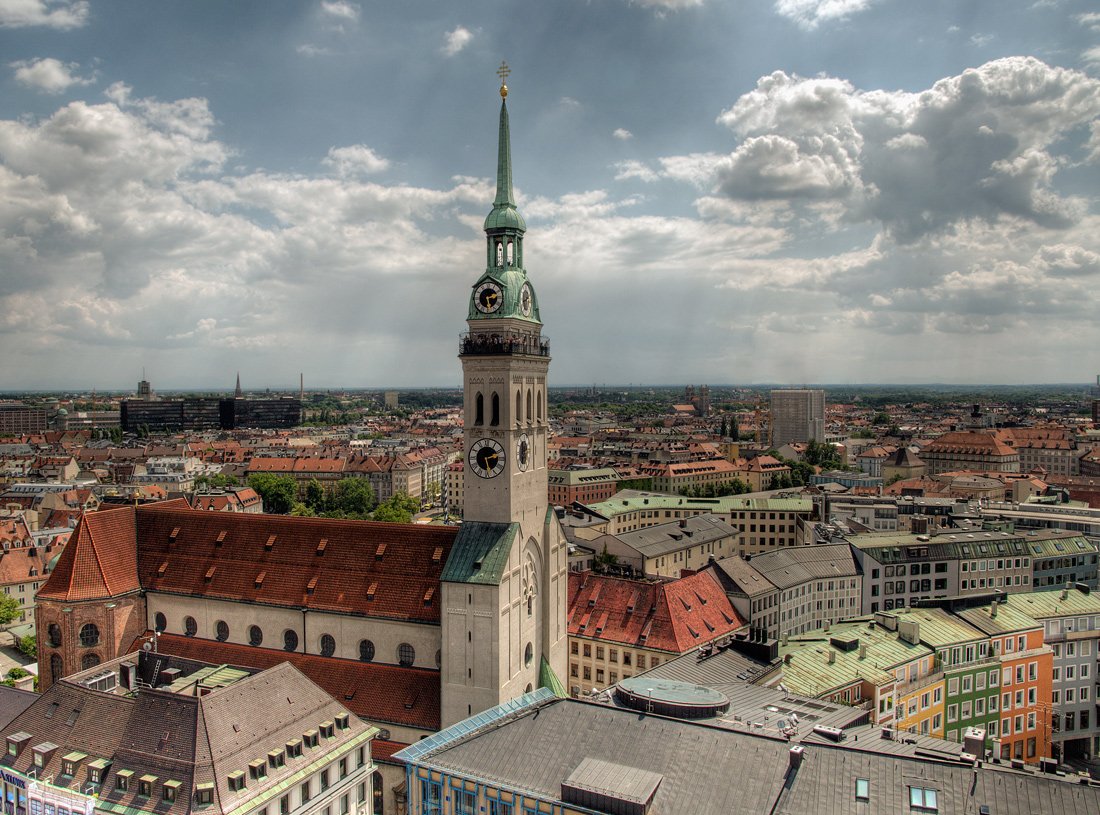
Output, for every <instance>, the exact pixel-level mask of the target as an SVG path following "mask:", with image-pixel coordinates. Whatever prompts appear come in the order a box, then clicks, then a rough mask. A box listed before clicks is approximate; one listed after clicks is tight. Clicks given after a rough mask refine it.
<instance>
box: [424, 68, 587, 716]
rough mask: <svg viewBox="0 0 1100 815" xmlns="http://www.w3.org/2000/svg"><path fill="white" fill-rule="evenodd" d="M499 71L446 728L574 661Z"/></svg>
mask: <svg viewBox="0 0 1100 815" xmlns="http://www.w3.org/2000/svg"><path fill="white" fill-rule="evenodd" d="M499 74H500V77H501V80H502V84H501V88H500V95H501V105H500V128H499V135H498V144H497V187H496V197H495V198H494V200H493V208H492V210H491V211H490V212H489V215H488V217H486V219H485V270H484V272H483V273H482V274H481V275H480V276H479V277H478V278H477V280H476V281H475V282H474V284H473V286H472V287H471V289H470V301H469V305H468V309H467V317H466V324H467V327H468V331H467V332H466V333H465V334H463V335H462V337H461V340H460V343H459V359H460V360H461V361H462V376H463V402H464V409H465V415H464V441H465V448H464V449H465V456H464V482H465V483H464V490H465V494H464V514H463V526H462V529H461V531H460V532H459V535H458V538H457V540H456V542H455V549H454V551H452V553H451V556H450V557H449V558H448V563H447V567H446V569H445V570H444V574H443V581H444V584H443V589H442V592H443V601H444V608H443V621H442V624H443V654H444V660H443V664H442V665H441V670H442V671H443V674H444V675H443V677H442V689H443V694H442V696H443V698H442V704H443V710H442V714H443V726H444V727H445V726H447V725H449V724H452V723H454V722H456V721H459V720H461V719H463V718H465V717H466V716H469V715H471V714H472V713H478V712H479V711H481V710H485V709H486V708H489V707H492V706H493V705H497V704H500V703H501V702H503V701H506V700H508V699H510V698H513V697H515V696H518V695H519V694H521V693H524V692H527V691H530V690H533V689H534V688H537V687H539V685H540V684H547V685H554V686H556V687H560V683H559V682H558V680H557V678H558V677H561V676H563V675H564V670H565V663H566V653H565V646H566V625H565V615H566V609H565V603H566V582H567V574H566V571H567V554H568V552H567V547H566V543H565V537H564V535H563V533H562V531H561V527H560V526H559V524H558V519H557V516H556V515H555V514H554V512H553V510H552V509H551V507H550V506H549V503H548V500H547V466H546V462H547V442H548V438H549V423H548V420H547V404H546V373H547V369H548V368H549V365H550V345H549V342H548V341H547V340H546V339H545V338H544V337H543V336H542V320H541V317H540V313H539V305H538V297H537V295H536V294H535V289H534V287H533V286H532V285H531V281H530V280H529V279H528V277H527V271H526V269H525V267H524V262H523V238H524V233H525V232H526V230H527V224H526V223H525V222H524V220H523V216H521V215H520V214H519V211H518V210H517V209H516V202H515V195H514V193H513V191H512V155H511V140H510V134H509V127H508V105H507V96H508V86H507V85H505V84H503V80H504V79H505V78H506V77H507V75H508V68H507V66H506V65H503V64H502V65H501V69H500V71H499Z"/></svg>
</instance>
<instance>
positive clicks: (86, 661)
mask: <svg viewBox="0 0 1100 815" xmlns="http://www.w3.org/2000/svg"><path fill="white" fill-rule="evenodd" d="M98 664H99V657H98V656H96V655H95V654H85V655H84V656H82V657H81V658H80V670H82V671H86V670H88V669H89V668H94V667H95V666H96V665H98Z"/></svg>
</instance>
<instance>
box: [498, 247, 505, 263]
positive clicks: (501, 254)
mask: <svg viewBox="0 0 1100 815" xmlns="http://www.w3.org/2000/svg"><path fill="white" fill-rule="evenodd" d="M503 265H504V246H503V245H502V244H501V242H500V241H497V266H503Z"/></svg>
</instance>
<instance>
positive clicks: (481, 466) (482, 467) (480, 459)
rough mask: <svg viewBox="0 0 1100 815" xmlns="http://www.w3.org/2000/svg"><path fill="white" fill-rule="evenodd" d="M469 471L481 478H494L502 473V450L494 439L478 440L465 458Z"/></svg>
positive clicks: (471, 446)
mask: <svg viewBox="0 0 1100 815" xmlns="http://www.w3.org/2000/svg"><path fill="white" fill-rule="evenodd" d="M466 460H467V461H469V463H470V469H471V470H473V471H474V473H476V474H477V475H478V476H480V477H481V478H495V477H496V476H498V475H500V474H501V473H502V472H504V448H503V447H501V446H500V443H499V442H497V441H495V440H494V439H478V440H477V441H475V442H474V443H473V444H471V445H470V453H469V455H467V456H466Z"/></svg>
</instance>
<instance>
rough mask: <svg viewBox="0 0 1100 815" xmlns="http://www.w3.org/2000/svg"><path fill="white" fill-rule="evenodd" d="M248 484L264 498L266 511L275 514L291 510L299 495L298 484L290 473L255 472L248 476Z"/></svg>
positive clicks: (283, 513)
mask: <svg viewBox="0 0 1100 815" xmlns="http://www.w3.org/2000/svg"><path fill="white" fill-rule="evenodd" d="M248 486H250V487H252V489H254V490H256V493H257V494H258V495H259V496H260V497H261V498H262V499H263V501H264V511H265V512H270V513H272V514H273V515H286V514H287V513H288V512H290V510H291V508H292V507H293V506H294V500H295V498H296V497H297V495H298V484H297V482H296V481H295V480H294V479H293V478H292V477H291V476H289V475H275V473H253V474H252V475H250V476H249V477H248Z"/></svg>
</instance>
